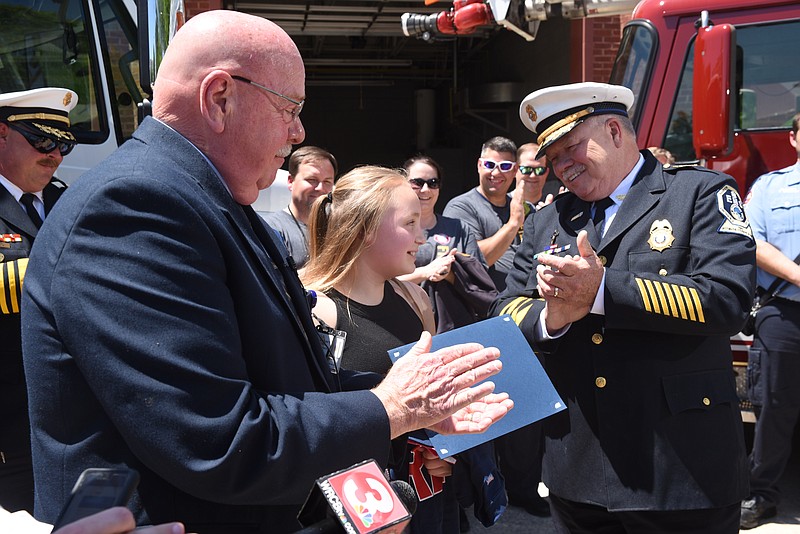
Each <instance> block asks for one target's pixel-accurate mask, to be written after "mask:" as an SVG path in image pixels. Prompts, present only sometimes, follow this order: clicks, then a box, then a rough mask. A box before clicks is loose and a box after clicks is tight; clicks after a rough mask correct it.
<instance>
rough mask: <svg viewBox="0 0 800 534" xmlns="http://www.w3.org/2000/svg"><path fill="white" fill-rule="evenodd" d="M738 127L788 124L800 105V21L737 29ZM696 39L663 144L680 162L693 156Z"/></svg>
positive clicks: (776, 126)
mask: <svg viewBox="0 0 800 534" xmlns="http://www.w3.org/2000/svg"><path fill="white" fill-rule="evenodd" d="M736 46H737V58H736V62H737V66H736V86H737V90H738V93H739V103H738V106H737V107H738V114H737V116H736V117H735V119H734V120H735V122H734V128H735V129H736V130H739V131H740V130H754V129H765V128H787V127H791V120H792V116H794V114H795V113H797V110H798V109H800V62H798V61H797V55H796V50H798V48H800V21H792V22H781V23H777V24H759V25H753V26H737V27H736ZM693 75H694V42H693V43H692V46H690V47H689V51H688V54H687V56H686V61H685V63H684V68H683V73H682V74H681V82H680V86H679V89H678V94H677V96H676V98H675V103H674V106H673V109H672V115H671V117H670V122H669V129H668V130H667V135H666V138H665V140H664V144H663V146H664V148H666V149H667V150H669V151H670V152H672V154H673V155H674V156H675V158H676V160H678V161H692V160H695V159H696V157H695V153H694V147H693V146H692V78H693Z"/></svg>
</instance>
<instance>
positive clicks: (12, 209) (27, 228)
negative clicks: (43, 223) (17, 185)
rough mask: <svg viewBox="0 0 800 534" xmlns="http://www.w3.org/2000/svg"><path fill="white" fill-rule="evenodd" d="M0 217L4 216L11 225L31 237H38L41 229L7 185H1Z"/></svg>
mask: <svg viewBox="0 0 800 534" xmlns="http://www.w3.org/2000/svg"><path fill="white" fill-rule="evenodd" d="M0 218H2V219H3V220H4V221H6V223H8V224H9V225H10V226H12V227H14V228H17V229H19V231H20V232H21V233H24V234H25V235H27V236H28V237H30V238H31V239H33V238H35V237H36V234H37V233H38V232H39V230H38V229H37V228H36V226H35V225H34V224H33V222H31V219H30V217H28V214H27V213H25V210H24V209H23V208H22V206H20V205H19V202H17V201H16V200H14V196H13V195H12V194H11V193H9V192H8V190H7V189H6V188H5V187H2V186H0Z"/></svg>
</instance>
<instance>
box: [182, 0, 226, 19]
mask: <svg viewBox="0 0 800 534" xmlns="http://www.w3.org/2000/svg"><path fill="white" fill-rule="evenodd" d="M183 5H184V7H185V8H186V19H187V20H188V19H190V18H192V17H193V16H195V15H197V14H198V13H202V12H204V11H211V10H212V9H222V0H184V2H183Z"/></svg>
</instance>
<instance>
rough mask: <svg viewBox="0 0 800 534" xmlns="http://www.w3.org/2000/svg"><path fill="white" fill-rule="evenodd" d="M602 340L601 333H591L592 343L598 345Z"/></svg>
mask: <svg viewBox="0 0 800 534" xmlns="http://www.w3.org/2000/svg"><path fill="white" fill-rule="evenodd" d="M602 342H603V334H592V343H594V344H595V345H599V344H600V343H602Z"/></svg>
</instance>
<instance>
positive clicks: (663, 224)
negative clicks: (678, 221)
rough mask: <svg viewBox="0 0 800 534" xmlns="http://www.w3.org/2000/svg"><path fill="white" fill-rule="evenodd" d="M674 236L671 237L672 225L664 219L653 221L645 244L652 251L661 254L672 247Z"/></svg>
mask: <svg viewBox="0 0 800 534" xmlns="http://www.w3.org/2000/svg"><path fill="white" fill-rule="evenodd" d="M673 241H675V236H674V235H672V225H671V224H670V223H669V221H668V220H666V219H660V220H657V221H653V224H651V225H650V238H649V239H648V240H647V244H648V245H650V248H651V249H652V250H657V251H659V252H662V251H663V250H664V249H668V248H669V247H671V246H672V242H673Z"/></svg>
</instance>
